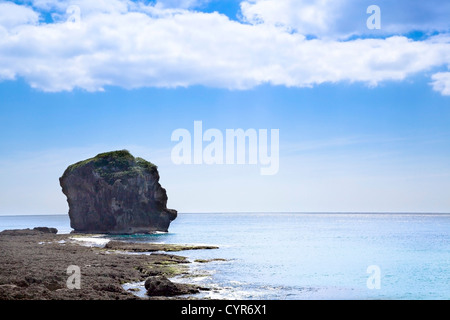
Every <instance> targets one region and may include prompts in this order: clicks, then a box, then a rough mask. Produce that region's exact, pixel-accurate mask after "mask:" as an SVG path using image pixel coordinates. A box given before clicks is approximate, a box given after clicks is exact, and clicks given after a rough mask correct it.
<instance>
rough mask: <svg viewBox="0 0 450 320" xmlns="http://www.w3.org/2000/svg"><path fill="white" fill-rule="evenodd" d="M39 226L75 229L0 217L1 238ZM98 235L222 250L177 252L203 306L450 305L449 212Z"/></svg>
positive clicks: (257, 219)
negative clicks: (230, 302) (238, 302)
mask: <svg viewBox="0 0 450 320" xmlns="http://www.w3.org/2000/svg"><path fill="white" fill-rule="evenodd" d="M38 226H45V227H54V228H57V229H58V232H59V233H70V232H71V231H72V228H70V220H69V216H68V215H67V214H56V215H17V216H13V215H9V216H6V215H3V216H0V231H1V230H5V229H23V228H33V227H38ZM100 237H101V238H102V240H103V241H104V240H106V241H107V240H108V239H116V240H125V241H133V242H160V243H161V242H162V243H174V244H208V245H216V246H218V247H219V249H218V250H194V251H182V252H181V253H180V254H181V255H183V256H186V257H188V259H189V260H190V261H191V262H192V263H191V264H190V269H191V273H192V275H193V276H191V277H189V278H183V277H178V278H177V277H176V278H174V279H173V281H178V282H188V283H195V284H198V285H203V286H207V287H210V288H212V290H210V291H207V292H203V293H201V294H199V295H198V296H197V297H199V298H212V299H244V300H255V299H257V300H302V299H343V300H348V299H364V300H365V299H393V300H405V299H414V300H428V299H437V300H447V299H449V298H450V288H449V286H448V284H449V283H450V273H449V272H448V271H449V270H450V214H447V213H355V212H353V213H301V212H298V213H286V212H284V213H281V212H280V213H237V212H236V213H180V214H179V216H178V218H177V219H176V220H174V221H173V222H172V224H171V226H170V228H169V232H167V233H158V234H147V235H146V234H136V235H102V236H100ZM92 245H95V244H92ZM198 259H200V260H208V259H224V260H216V261H211V262H208V263H200V262H195V260H197V261H199V260H198ZM377 281H378V282H377ZM125 287H126V288H136V289H137V291H136V294H138V295H140V296H141V297H145V295H144V291H145V290H144V289H143V283H130V284H127V285H126V286H125Z"/></svg>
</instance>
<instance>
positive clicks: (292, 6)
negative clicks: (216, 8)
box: [241, 0, 450, 38]
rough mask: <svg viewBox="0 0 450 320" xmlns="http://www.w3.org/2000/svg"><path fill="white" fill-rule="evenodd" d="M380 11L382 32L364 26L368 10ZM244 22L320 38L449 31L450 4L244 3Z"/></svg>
mask: <svg viewBox="0 0 450 320" xmlns="http://www.w3.org/2000/svg"><path fill="white" fill-rule="evenodd" d="M373 4H376V5H377V6H379V7H380V9H381V22H382V24H381V26H382V27H381V29H380V30H375V31H373V30H368V29H367V27H366V21H367V18H369V16H370V14H367V8H368V7H369V6H370V5H373ZM241 11H242V15H243V18H244V20H246V21H247V22H250V23H252V24H256V23H262V22H264V23H266V24H271V25H277V26H281V27H283V28H287V29H290V30H294V31H297V32H300V33H302V34H309V35H314V36H317V37H319V38H347V37H349V36H352V35H357V36H358V35H359V36H360V35H394V34H397V35H398V34H402V33H408V32H411V31H423V32H431V31H444V32H445V31H449V30H450V25H449V23H448V17H449V15H450V3H449V2H448V1H441V0H428V1H414V0H413V1H411V0H396V1H392V0H377V1H373V0H358V1H355V0H245V1H242V3H241Z"/></svg>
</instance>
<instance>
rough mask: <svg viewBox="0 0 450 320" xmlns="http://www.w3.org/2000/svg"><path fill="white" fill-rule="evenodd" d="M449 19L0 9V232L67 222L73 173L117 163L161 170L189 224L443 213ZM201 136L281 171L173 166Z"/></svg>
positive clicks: (412, 7) (391, 11)
mask: <svg viewBox="0 0 450 320" xmlns="http://www.w3.org/2000/svg"><path fill="white" fill-rule="evenodd" d="M370 5H377V6H378V8H379V15H378V16H373V14H374V13H373V12H369V13H368V12H367V8H368V7H369V6H370ZM449 16H450V2H447V1H436V0H430V1H416V0H396V1H393V0H390V1H388V0H379V1H377V0H371V1H365V0H359V1H356V0H354V1H350V0H338V1H331V0H295V1H294V0H247V1H238V0H228V1H218V0H209V1H208V0H164V1H162V0H161V1H131V0H96V1H95V0H94V1H92V0H89V1H88V0H78V1H76V0H74V1H69V0H59V1H56V0H23V1H0V215H16V214H65V213H67V212H68V205H67V202H66V199H65V196H64V195H63V194H62V192H61V187H60V186H59V180H58V178H59V177H60V176H61V175H62V173H63V172H64V170H65V168H67V166H68V165H70V164H72V163H75V162H77V161H80V160H84V159H87V158H90V157H93V156H95V155H96V154H98V153H102V152H106V151H112V150H121V149H127V150H129V151H130V152H131V153H132V154H133V155H134V156H139V157H143V158H145V159H147V160H149V161H151V162H153V163H155V164H156V165H158V168H159V173H160V176H161V180H160V183H161V185H162V186H163V187H164V188H165V189H166V190H167V194H168V198H169V201H168V207H169V208H173V209H177V210H178V211H179V212H180V213H184V212H436V213H440V212H445V213H448V212H450V197H449V196H448V194H449V190H450V22H449V21H450V20H449V19H448V17H449ZM371 18H374V19H379V22H380V28H379V29H373V28H369V26H368V20H370V19H371ZM370 21H372V20H370ZM196 121H201V123H202V126H203V132H205V131H206V130H208V129H215V130H216V131H219V132H221V133H223V135H224V136H225V133H226V131H227V130H229V129H235V130H236V129H243V130H248V129H254V130H256V132H260V130H267V131H268V132H271V130H272V129H276V130H278V131H279V143H278V145H279V153H278V159H279V165H278V168H277V169H278V170H277V171H276V172H275V174H271V175H262V174H261V171H260V169H261V166H262V165H261V162H258V163H257V164H249V163H245V164H237V163H232V164H205V163H203V164H176V163H174V161H173V157H172V151H173V149H174V147H175V146H176V145H177V141H172V139H171V137H172V134H173V133H174V131H175V130H177V129H180V128H181V129H186V130H187V131H188V132H190V133H191V134H192V136H194V122H196ZM259 138H260V136H259ZM193 139H194V138H193ZM207 144H208V142H206V141H204V143H203V147H205V146H206V145H207ZM271 146H272V145H271V144H269V145H268V146H267V147H268V148H269V150H270V149H271ZM224 147H225V146H224ZM272 150H274V149H273V148H272ZM259 160H260V159H259Z"/></svg>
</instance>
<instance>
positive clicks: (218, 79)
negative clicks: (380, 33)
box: [0, 0, 450, 91]
mask: <svg viewBox="0 0 450 320" xmlns="http://www.w3.org/2000/svg"><path fill="white" fill-rule="evenodd" d="M257 2H258V3H259V2H260V1H257ZM266 2H267V3H270V0H266ZM303 2H305V1H303ZM310 2H311V1H310ZM63 3H65V4H72V3H74V4H76V5H78V6H79V7H80V9H81V16H80V21H79V23H71V22H69V21H65V20H63V21H59V22H54V23H40V24H37V23H36V20H26V19H25V18H26V17H27V16H28V15H29V13H30V10H31V9H29V8H26V7H23V9H24V10H23V12H22V13H20V14H19V15H18V17H17V19H18V20H17V21H21V24H20V25H17V24H15V25H14V27H11V26H10V25H6V24H5V25H3V28H0V33H1V35H2V36H1V37H0V56H1V57H2V59H1V60H0V79H14V78H18V77H21V78H24V79H25V80H26V81H27V82H28V83H30V85H31V86H32V87H34V88H38V89H40V90H43V91H70V90H73V89H75V88H81V89H84V90H88V91H99V90H103V89H104V88H105V87H106V86H120V87H124V88H138V87H178V86H184V87H186V86H192V85H204V86H209V87H219V88H229V89H248V88H251V87H254V86H257V85H259V84H263V83H269V84H273V85H284V86H295V87H308V86H313V85H316V84H321V83H325V82H340V81H349V82H355V81H358V82H364V83H367V84H369V85H377V84H378V83H380V82H382V81H386V80H403V79H405V78H407V77H408V76H410V75H412V74H415V73H418V72H423V71H427V70H429V69H431V68H435V67H441V66H443V65H446V64H449V63H450V40H449V39H448V37H443V36H439V37H435V38H430V39H428V40H426V41H411V40H408V39H407V38H405V37H401V36H396V37H389V38H387V39H364V40H362V39H360V40H353V41H336V40H332V39H316V40H306V38H305V37H304V36H303V35H302V34H301V33H291V32H286V30H285V29H284V28H280V27H278V26H276V25H273V24H272V23H260V24H254V25H253V24H246V23H240V22H237V21H232V20H230V19H229V18H228V17H226V16H225V15H221V14H218V13H202V12H193V11H189V10H184V9H179V8H178V9H165V8H161V7H158V6H152V5H145V4H143V3H142V2H140V3H133V2H131V1H125V0H112V1H108V4H106V3H104V1H98V2H95V1H87V0H79V1H74V2H72V1H70V2H69V1H62V2H61V1H59V2H57V1H50V0H39V1H37V0H36V1H34V2H33V6H34V7H35V8H38V7H39V8H53V9H52V10H55V11H54V13H55V14H59V15H60V16H61V18H63V19H67V14H66V9H67V8H66V7H64V6H63V5H62V4H63ZM286 3H287V2H286ZM305 3H306V2H305ZM311 3H312V2H311ZM321 3H322V5H323V6H324V7H326V6H327V5H328V4H329V2H328V1H326V0H323V1H322V2H321ZM243 5H244V4H243ZM16 6H17V5H16ZM58 6H59V7H58ZM314 8H315V7H314ZM314 8H312V9H311V10H312V11H311V12H313V13H314V12H315V11H314V10H316V9H314ZM282 9H283V10H289V6H287V5H286V6H285V7H282ZM319 9H320V8H319ZM317 10H318V9H317ZM317 10H316V11H317ZM35 14H36V15H38V13H37V12H35ZM321 14H322V13H320V10H318V11H317V18H315V19H313V20H314V21H319V22H320V21H325V20H326V19H327V17H328V16H327V15H324V16H323V18H320V17H321ZM313 16H316V15H315V14H313ZM305 17H306V16H305ZM20 19H22V20H20ZM313 20H311V21H310V22H311V24H313V22H314V21H313ZM322 26H323V27H324V28H326V25H325V23H324V24H323V25H322V24H320V23H318V24H317V25H316V27H315V28H318V29H317V30H319V29H320V28H322ZM2 30H3V31H2Z"/></svg>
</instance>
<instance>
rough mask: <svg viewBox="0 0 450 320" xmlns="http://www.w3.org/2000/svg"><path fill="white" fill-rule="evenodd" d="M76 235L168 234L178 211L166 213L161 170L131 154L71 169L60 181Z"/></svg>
mask: <svg viewBox="0 0 450 320" xmlns="http://www.w3.org/2000/svg"><path fill="white" fill-rule="evenodd" d="M59 182H60V185H61V187H62V192H63V193H64V194H65V195H66V197H67V202H68V203H69V217H70V225H71V227H72V228H73V229H74V231H75V232H80V233H109V234H134V233H153V232H156V231H163V232H167V231H168V228H169V225H170V222H171V221H173V220H174V219H175V218H176V217H177V211H176V210H172V209H167V207H166V205H167V194H166V190H165V189H164V188H162V187H161V185H160V184H159V173H158V168H157V166H156V165H154V164H153V163H151V162H149V161H146V160H144V159H142V158H135V157H133V156H132V155H131V154H130V152H128V151H127V150H120V151H112V152H106V153H101V154H98V155H97V156H95V157H93V158H90V159H87V160H84V161H80V162H77V163H75V164H72V165H70V166H69V167H68V168H67V169H66V171H65V172H64V174H63V175H62V177H61V178H59Z"/></svg>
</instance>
